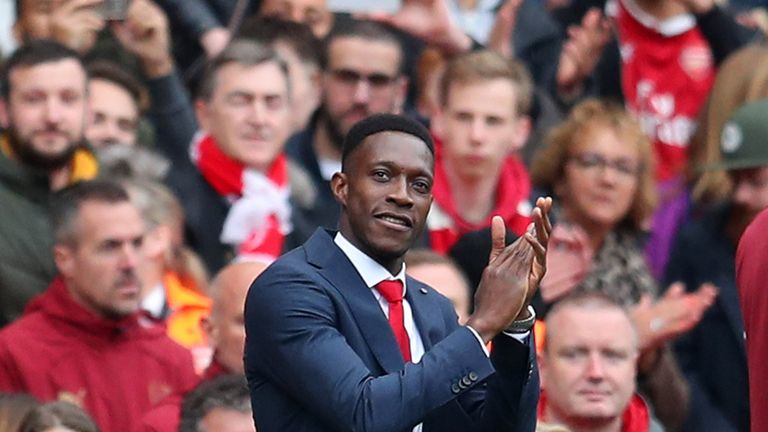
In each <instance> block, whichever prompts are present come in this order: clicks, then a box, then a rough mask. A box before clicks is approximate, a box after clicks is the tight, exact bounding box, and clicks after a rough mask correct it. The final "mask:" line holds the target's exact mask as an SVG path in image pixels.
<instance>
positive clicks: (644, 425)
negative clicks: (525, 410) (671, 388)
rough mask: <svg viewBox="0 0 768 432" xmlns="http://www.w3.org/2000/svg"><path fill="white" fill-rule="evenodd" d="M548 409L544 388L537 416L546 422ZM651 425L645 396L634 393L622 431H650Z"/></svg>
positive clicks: (626, 412)
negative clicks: (545, 416)
mask: <svg viewBox="0 0 768 432" xmlns="http://www.w3.org/2000/svg"><path fill="white" fill-rule="evenodd" d="M546 409H547V395H546V394H545V393H544V390H542V391H541V396H539V407H538V410H537V413H538V415H537V417H538V419H539V421H544V422H546V419H545V418H544V412H545V410H546ZM650 425H651V416H650V414H649V412H648V406H647V405H646V404H645V401H644V400H643V398H641V397H640V396H638V395H637V394H634V395H633V396H632V399H630V400H629V403H628V404H627V408H626V409H624V415H622V417H621V432H648V428H649V427H650Z"/></svg>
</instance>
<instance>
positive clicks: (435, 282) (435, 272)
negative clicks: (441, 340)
mask: <svg viewBox="0 0 768 432" xmlns="http://www.w3.org/2000/svg"><path fill="white" fill-rule="evenodd" d="M407 271H408V274H409V275H410V276H411V277H412V278H414V279H418V280H420V281H422V282H424V283H425V284H427V285H429V286H431V287H432V288H434V289H435V290H437V292H439V293H440V294H442V295H444V296H446V297H447V298H448V300H450V301H451V303H453V307H454V309H456V315H458V316H459V324H462V325H463V324H464V323H466V322H467V319H468V318H469V287H468V286H467V282H466V281H465V279H464V277H463V276H462V275H461V274H460V273H459V272H458V271H457V270H456V269H455V268H454V267H452V266H450V265H448V264H440V263H429V264H421V265H417V266H408V267H407Z"/></svg>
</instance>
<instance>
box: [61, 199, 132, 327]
mask: <svg viewBox="0 0 768 432" xmlns="http://www.w3.org/2000/svg"><path fill="white" fill-rule="evenodd" d="M143 240H144V223H143V222H142V219H141V215H140V214H139V211H138V210H137V209H136V208H135V207H133V205H131V204H130V203H128V202H121V203H115V204H111V203H104V202H99V201H86V202H84V203H83V204H82V205H81V207H80V210H79V213H78V220H77V241H76V243H75V244H72V245H68V244H57V245H56V246H55V248H54V256H55V258H56V265H57V267H58V269H59V272H61V274H62V276H63V277H64V280H65V281H66V282H67V287H68V288H69V290H70V293H71V294H72V296H73V297H74V298H75V300H76V301H77V302H78V303H80V304H82V305H83V306H85V307H86V308H87V309H89V310H91V311H93V312H95V313H97V314H99V315H100V316H103V317H105V318H110V319H119V318H122V317H125V316H127V315H130V314H132V313H134V312H136V311H137V310H138V309H139V303H140V300H141V284H140V282H139V266H140V265H141V264H143V259H144V256H143V254H142V242H143Z"/></svg>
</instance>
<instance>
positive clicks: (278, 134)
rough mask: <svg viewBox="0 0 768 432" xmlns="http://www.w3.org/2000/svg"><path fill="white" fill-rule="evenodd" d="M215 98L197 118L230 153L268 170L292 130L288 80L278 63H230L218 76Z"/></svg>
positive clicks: (202, 106)
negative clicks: (246, 64) (252, 64)
mask: <svg viewBox="0 0 768 432" xmlns="http://www.w3.org/2000/svg"><path fill="white" fill-rule="evenodd" d="M215 81H216V82H215V89H214V91H213V95H212V96H211V99H210V100H208V101H202V100H201V101H198V102H197V118H198V120H199V122H200V125H201V126H202V128H203V129H204V130H206V131H207V132H209V133H210V134H211V135H212V136H213V138H214V139H215V140H216V143H217V144H218V146H219V148H220V149H221V150H222V151H223V152H224V153H225V154H226V155H227V156H229V157H231V158H233V159H235V160H238V161H240V162H242V163H243V164H245V165H246V166H247V167H250V168H255V169H257V170H261V171H266V170H267V169H268V168H269V166H270V165H271V164H272V162H273V161H274V160H275V158H276V157H277V155H278V154H279V153H280V152H281V151H282V149H283V146H284V145H285V141H286V140H287V139H288V137H289V136H290V134H291V131H292V124H291V121H292V120H291V109H290V100H289V96H288V80H287V78H286V76H285V75H284V74H283V72H282V70H281V69H280V67H279V66H278V65H277V63H274V62H267V63H262V64H258V65H255V66H244V65H241V64H238V63H230V64H226V65H224V66H223V67H221V68H220V69H219V71H218V73H217V74H216V79H215Z"/></svg>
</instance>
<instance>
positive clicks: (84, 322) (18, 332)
mask: <svg viewBox="0 0 768 432" xmlns="http://www.w3.org/2000/svg"><path fill="white" fill-rule="evenodd" d="M197 381H198V378H197V376H196V375H195V372H194V368H193V366H192V356H191V355H190V353H189V352H188V351H187V350H186V349H184V348H182V347H181V346H180V345H178V344H176V343H175V342H173V341H171V340H170V339H169V338H168V337H167V336H166V335H165V329H164V328H163V327H161V326H157V325H155V324H152V323H151V321H150V320H149V319H146V320H145V319H144V318H143V317H142V316H140V315H138V314H135V315H132V316H129V317H126V318H124V319H122V320H119V321H115V320H107V319H104V318H101V317H99V316H97V315H95V314H93V313H92V312H90V311H88V310H86V309H85V308H83V307H82V306H80V305H79V304H78V303H76V302H75V301H74V300H73V299H72V297H71V296H70V294H69V292H68V291H67V288H66V286H65V284H64V282H63V280H62V279H56V280H54V281H53V283H52V284H51V286H50V287H49V288H48V290H47V291H46V292H44V293H43V294H41V295H39V296H38V297H36V298H35V299H34V300H33V301H32V302H30V304H29V306H28V307H27V310H26V311H25V312H24V315H23V316H22V317H21V318H20V319H19V320H18V321H16V322H14V323H13V324H11V325H9V326H7V327H5V328H4V329H2V331H0V391H7V392H27V393H30V394H32V395H33V396H35V397H37V398H39V399H41V400H44V401H47V400H56V399H60V400H67V401H70V402H74V403H76V404H78V405H80V406H81V407H83V408H84V409H85V410H86V411H87V412H88V414H90V415H91V417H93V419H94V420H95V421H96V423H97V424H98V425H99V428H100V429H101V431H102V432H124V431H130V430H132V429H133V428H134V427H135V425H136V424H137V423H138V421H139V419H141V416H142V414H144V413H145V412H147V411H149V409H150V408H151V407H152V406H153V405H155V404H156V403H158V402H159V401H160V400H162V399H163V398H164V397H166V396H168V395H169V394H172V393H176V392H183V391H187V390H189V389H191V388H192V387H193V386H194V385H195V384H196V383H197Z"/></svg>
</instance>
